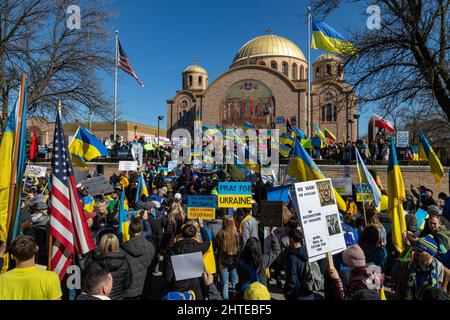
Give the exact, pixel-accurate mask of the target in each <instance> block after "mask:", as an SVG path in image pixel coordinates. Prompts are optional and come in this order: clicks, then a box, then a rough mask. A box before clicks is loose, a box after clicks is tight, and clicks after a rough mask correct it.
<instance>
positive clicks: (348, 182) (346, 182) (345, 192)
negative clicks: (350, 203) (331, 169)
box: [331, 178, 353, 196]
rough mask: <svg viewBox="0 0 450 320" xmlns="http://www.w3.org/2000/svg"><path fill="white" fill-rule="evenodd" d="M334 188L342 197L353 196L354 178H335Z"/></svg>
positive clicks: (332, 180) (333, 180)
mask: <svg viewBox="0 0 450 320" xmlns="http://www.w3.org/2000/svg"><path fill="white" fill-rule="evenodd" d="M331 182H332V183H333V187H334V189H335V190H336V192H337V193H339V195H341V196H352V195H353V185H352V178H333V179H331Z"/></svg>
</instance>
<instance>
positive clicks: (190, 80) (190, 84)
mask: <svg viewBox="0 0 450 320" xmlns="http://www.w3.org/2000/svg"><path fill="white" fill-rule="evenodd" d="M192 82H193V81H192V76H189V86H192Z"/></svg>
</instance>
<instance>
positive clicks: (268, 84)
mask: <svg viewBox="0 0 450 320" xmlns="http://www.w3.org/2000/svg"><path fill="white" fill-rule="evenodd" d="M313 68H314V70H312V71H313V72H312V74H313V79H312V90H311V92H312V94H311V96H312V108H311V121H312V123H311V128H312V130H313V132H314V128H315V127H316V125H319V126H320V128H321V129H322V130H323V129H324V128H326V129H328V130H330V131H331V132H333V133H334V134H335V135H336V137H337V140H338V141H339V142H344V141H345V140H346V139H350V140H351V141H356V139H357V130H358V128H357V125H356V120H355V119H356V118H357V116H356V114H357V108H356V96H355V94H354V91H353V90H352V88H351V87H349V86H347V85H346V81H345V77H344V68H343V62H342V60H341V59H340V58H339V57H337V56H336V55H332V54H325V55H322V56H320V57H319V58H318V59H317V60H316V61H315V62H314V64H313ZM182 77H183V88H182V90H181V91H178V92H177V93H176V95H175V97H174V98H173V99H171V100H168V101H167V130H168V132H167V133H168V137H170V136H171V134H172V132H173V131H174V130H176V129H178V128H185V129H188V130H190V131H191V133H192V132H193V127H194V121H195V119H196V118H200V119H201V120H202V122H203V124H206V125H210V126H216V125H220V126H222V127H223V128H234V127H241V126H242V125H243V123H244V122H250V123H252V124H253V125H254V126H256V127H258V128H267V129H270V128H276V127H279V128H281V127H284V126H285V123H286V121H287V120H289V121H290V122H291V124H292V125H293V126H297V127H298V128H300V129H301V130H302V131H303V132H305V133H306V132H307V121H308V115H307V112H308V108H307V103H308V78H307V77H308V63H307V60H306V58H305V56H304V54H303V52H302V51H301V50H300V48H299V47H298V46H297V45H296V44H294V43H293V42H292V41H290V40H288V39H286V38H283V37H280V36H276V35H265V36H261V37H257V38H255V39H253V40H251V41H249V42H248V43H246V44H245V45H244V46H243V47H242V48H241V49H240V50H239V52H238V53H237V54H236V56H235V58H234V60H233V62H232V64H231V66H230V68H229V69H228V70H227V71H225V72H224V73H223V74H221V75H220V76H219V77H218V78H217V79H215V80H214V81H213V82H212V83H211V84H210V83H209V75H208V72H207V71H206V70H205V69H204V68H202V67H200V66H198V65H193V66H190V67H188V68H187V69H186V70H185V71H184V72H183V74H182ZM280 125H281V127H280Z"/></svg>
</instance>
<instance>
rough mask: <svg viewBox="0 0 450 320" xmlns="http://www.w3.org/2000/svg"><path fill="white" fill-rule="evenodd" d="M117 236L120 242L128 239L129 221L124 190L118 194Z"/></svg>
mask: <svg viewBox="0 0 450 320" xmlns="http://www.w3.org/2000/svg"><path fill="white" fill-rule="evenodd" d="M119 238H120V240H121V241H122V242H127V241H128V240H130V222H129V221H128V217H127V210H126V209H125V191H122V194H121V195H120V203H119Z"/></svg>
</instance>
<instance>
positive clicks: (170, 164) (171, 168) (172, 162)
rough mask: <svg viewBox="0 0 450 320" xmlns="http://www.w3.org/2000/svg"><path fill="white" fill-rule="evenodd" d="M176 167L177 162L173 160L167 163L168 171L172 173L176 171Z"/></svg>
mask: <svg viewBox="0 0 450 320" xmlns="http://www.w3.org/2000/svg"><path fill="white" fill-rule="evenodd" d="M177 167H178V161H176V160H174V161H169V164H168V171H169V172H172V171H173V170H174V169H176V168H177Z"/></svg>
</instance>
